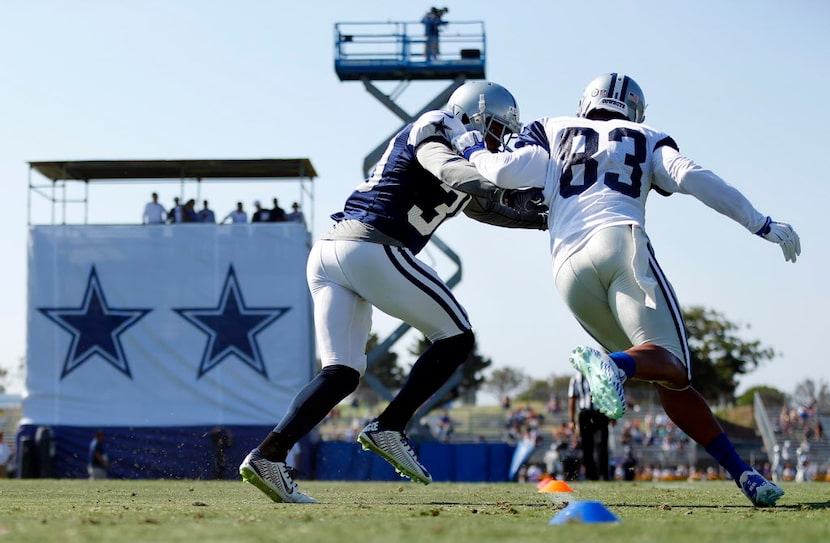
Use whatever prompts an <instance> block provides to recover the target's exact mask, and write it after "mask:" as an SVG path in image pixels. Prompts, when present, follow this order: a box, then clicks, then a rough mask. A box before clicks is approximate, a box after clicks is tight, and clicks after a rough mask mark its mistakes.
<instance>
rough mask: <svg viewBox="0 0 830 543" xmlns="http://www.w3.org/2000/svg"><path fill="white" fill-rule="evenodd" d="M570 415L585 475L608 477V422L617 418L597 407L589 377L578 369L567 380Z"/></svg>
mask: <svg viewBox="0 0 830 543" xmlns="http://www.w3.org/2000/svg"><path fill="white" fill-rule="evenodd" d="M577 410H578V411H579V415H578V417H579V418H577ZM568 416H569V421H570V424H571V428H573V430H574V432H575V433H576V434H577V435H578V436H579V441H580V448H581V449H582V463H583V465H584V466H585V478H586V479H588V480H589V481H600V480H602V481H608V480H609V473H608V423H609V422H611V423H612V424H613V423H615V422H616V421H614V420H611V419H609V418H608V417H606V416H605V415H603V414H602V413H600V412H599V411H597V409H596V406H595V405H594V404H593V402H592V400H591V389H590V387H589V386H588V380H587V379H585V378H584V377H583V376H582V374H581V373H579V372H577V373H576V375H574V376H573V377H571V381H570V383H569V384H568Z"/></svg>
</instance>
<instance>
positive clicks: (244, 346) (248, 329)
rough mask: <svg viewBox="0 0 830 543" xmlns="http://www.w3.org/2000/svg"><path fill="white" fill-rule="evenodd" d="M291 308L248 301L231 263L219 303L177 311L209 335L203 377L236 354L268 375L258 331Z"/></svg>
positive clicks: (203, 359)
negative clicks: (256, 305)
mask: <svg viewBox="0 0 830 543" xmlns="http://www.w3.org/2000/svg"><path fill="white" fill-rule="evenodd" d="M290 309H291V308H290V307H250V306H248V305H246V304H245V299H244V298H243V297H242V290H241V289H240V288H239V281H238V280H237V278H236V272H235V271H234V269H233V266H231V267H230V268H229V269H228V275H227V277H226V278H225V284H224V286H223V287H222V293H221V295H220V296H219V303H218V304H217V305H216V307H212V308H195V307H183V308H179V309H175V308H174V309H173V311H175V312H176V313H178V314H179V315H181V316H182V317H183V318H185V319H187V321H188V322H190V323H191V324H193V325H194V326H196V327H197V328H199V329H200V330H201V331H203V332H204V333H206V334H207V335H208V342H207V345H206V346H205V351H204V353H203V354H202V361H201V363H200V364H199V377H200V378H201V377H202V376H203V375H204V374H206V373H207V372H209V371H210V370H212V369H213V368H215V367H216V366H218V365H219V364H220V363H221V362H222V361H223V360H225V359H227V358H228V357H230V356H231V355H234V356H236V357H237V358H238V359H239V360H241V361H242V362H244V363H245V364H246V365H248V366H250V367H251V368H252V369H253V370H254V371H256V372H257V373H259V374H260V375H262V376H263V377H265V378H266V379H267V378H268V371H267V370H266V369H265V363H264V361H263V359H262V353H261V351H260V349H259V344H258V343H257V340H256V335H257V334H258V333H260V332H262V331H263V330H264V329H265V328H267V327H268V326H270V325H271V323H273V322H274V321H275V320H277V319H279V318H280V317H282V316H283V315H284V314H285V313H286V312H288V311H289V310H290Z"/></svg>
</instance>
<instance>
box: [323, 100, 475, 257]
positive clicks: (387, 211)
mask: <svg viewBox="0 0 830 543" xmlns="http://www.w3.org/2000/svg"><path fill="white" fill-rule="evenodd" d="M465 131H466V130H465V128H464V125H463V124H461V121H460V120H459V119H457V118H456V117H455V116H454V115H452V114H451V113H448V112H445V111H429V112H427V113H424V114H423V115H421V116H420V117H419V118H418V119H417V120H416V121H415V122H413V123H410V124H408V125H407V126H406V127H404V129H403V130H401V131H400V132H399V133H398V134H397V135H395V137H394V138H392V140H391V141H390V142H389V145H388V146H387V148H386V151H385V152H384V153H383V156H382V157H381V158H380V160H379V161H378V163H377V165H376V166H375V168H374V170H373V171H372V174H371V175H370V176H369V178H368V179H367V180H366V181H365V182H363V183H361V184H360V185H358V187H357V188H356V189H355V191H354V192H353V193H352V194H351V196H349V198H348V199H347V200H346V204H345V206H344V208H343V211H340V212H338V213H335V214H333V215H332V216H331V218H332V219H334V220H335V221H342V220H347V219H352V220H356V221H360V222H362V223H364V224H367V225H370V226H372V227H373V228H375V229H376V230H378V231H379V232H381V233H383V234H385V235H387V236H389V237H391V238H393V239H396V240H398V241H400V242H401V243H402V244H403V245H404V246H405V247H406V248H407V249H409V250H410V251H412V252H413V253H418V252H419V251H420V250H421V249H423V248H424V246H425V245H426V244H427V242H429V238H430V237H432V234H433V233H434V232H435V230H436V229H437V228H438V226H439V225H440V224H441V223H442V222H444V220H446V219H447V218H449V217H453V216H455V215H457V214H458V213H459V211H461V210H462V209H463V208H464V206H465V205H466V204H467V203H468V202H469V200H470V197H469V196H468V195H467V194H465V193H463V192H459V191H457V190H454V189H452V188H451V187H450V186H449V185H447V184H445V183H443V182H442V181H441V180H440V179H438V178H437V177H435V176H434V175H432V174H431V173H430V172H429V171H427V170H426V169H424V167H423V166H422V165H421V164H420V163H419V162H418V159H417V157H416V155H415V151H416V149H417V148H418V146H419V145H421V144H422V143H425V142H428V141H440V142H443V143H445V144H446V145H447V146H448V147H450V148H452V144H451V141H452V139H453V138H454V137H456V136H458V135H460V134H463V133H464V132H465Z"/></svg>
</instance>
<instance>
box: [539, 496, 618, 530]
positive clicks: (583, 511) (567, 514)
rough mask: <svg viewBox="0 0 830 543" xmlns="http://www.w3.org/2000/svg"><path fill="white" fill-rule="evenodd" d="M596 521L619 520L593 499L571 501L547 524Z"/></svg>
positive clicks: (591, 522)
mask: <svg viewBox="0 0 830 543" xmlns="http://www.w3.org/2000/svg"><path fill="white" fill-rule="evenodd" d="M597 522H621V521H620V518H619V517H618V516H617V515H615V514H614V513H612V512H611V511H609V510H608V509H606V507H605V506H604V505H602V504H601V503H599V502H594V501H584V502H571V503H569V504H568V505H567V506H566V507H565V508H564V509H562V510H561V511H560V512H559V513H558V514H557V515H556V516H555V517H553V518H552V519H550V522H548V525H554V524H572V523H581V524H593V523H597Z"/></svg>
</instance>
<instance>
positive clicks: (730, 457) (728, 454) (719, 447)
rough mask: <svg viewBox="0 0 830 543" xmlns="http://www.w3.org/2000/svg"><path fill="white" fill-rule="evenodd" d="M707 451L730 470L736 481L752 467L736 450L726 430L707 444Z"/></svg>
mask: <svg viewBox="0 0 830 543" xmlns="http://www.w3.org/2000/svg"><path fill="white" fill-rule="evenodd" d="M706 452H707V453H709V455H710V456H711V457H712V458H714V459H715V460H717V461H718V464H720V465H721V466H723V467H724V469H725V470H726V471H728V472H729V475H731V476H732V478H733V479H734V480H735V482H736V483H737V482H738V481H739V480H740V478H741V474H742V473H743V472H745V471H747V470H751V469H752V468H751V467H750V466H749V464H747V463H746V462H744V461H743V460H741V457H740V456H738V451H736V450H735V446H734V445H733V444H732V441H730V440H729V438H728V437H726V433H725V432H724V433H722V434H720V435H719V436H717V437H716V438H715V439H713V440H712V441H710V442H709V444H708V445H706Z"/></svg>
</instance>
